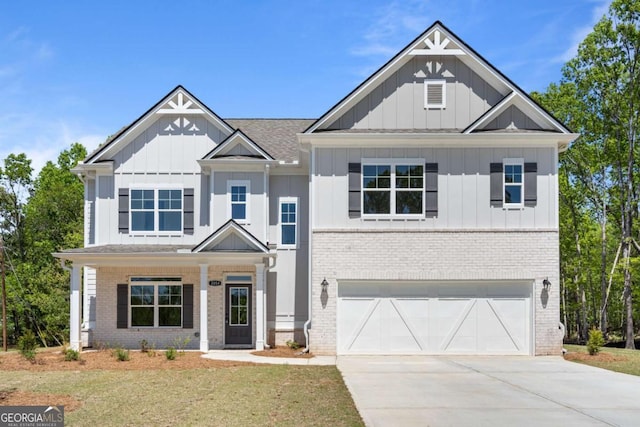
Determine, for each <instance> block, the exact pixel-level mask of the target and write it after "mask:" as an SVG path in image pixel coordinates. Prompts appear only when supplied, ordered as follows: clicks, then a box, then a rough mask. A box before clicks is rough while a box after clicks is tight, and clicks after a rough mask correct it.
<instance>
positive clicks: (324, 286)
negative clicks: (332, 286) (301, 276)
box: [320, 277, 329, 292]
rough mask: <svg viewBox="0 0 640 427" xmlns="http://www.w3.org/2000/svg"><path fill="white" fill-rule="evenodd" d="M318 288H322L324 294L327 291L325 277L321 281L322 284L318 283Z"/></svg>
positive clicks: (327, 283)
mask: <svg viewBox="0 0 640 427" xmlns="http://www.w3.org/2000/svg"><path fill="white" fill-rule="evenodd" d="M320 286H322V292H326V291H327V287H328V286H329V282H327V278H326V277H325V278H324V279H322V283H320Z"/></svg>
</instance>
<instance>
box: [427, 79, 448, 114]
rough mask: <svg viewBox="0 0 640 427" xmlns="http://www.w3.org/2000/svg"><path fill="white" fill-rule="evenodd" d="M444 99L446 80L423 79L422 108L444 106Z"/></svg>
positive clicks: (445, 98) (445, 95) (445, 97)
mask: <svg viewBox="0 0 640 427" xmlns="http://www.w3.org/2000/svg"><path fill="white" fill-rule="evenodd" d="M446 100H447V82H446V80H425V81H424V108H445V107H446Z"/></svg>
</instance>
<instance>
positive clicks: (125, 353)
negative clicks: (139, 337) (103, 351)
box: [114, 347, 129, 362]
mask: <svg viewBox="0 0 640 427" xmlns="http://www.w3.org/2000/svg"><path fill="white" fill-rule="evenodd" d="M114 353H115V355H116V359H118V360H119V361H120V362H127V361H128V360H129V350H125V349H124V348H121V347H118V348H116V349H115V351H114Z"/></svg>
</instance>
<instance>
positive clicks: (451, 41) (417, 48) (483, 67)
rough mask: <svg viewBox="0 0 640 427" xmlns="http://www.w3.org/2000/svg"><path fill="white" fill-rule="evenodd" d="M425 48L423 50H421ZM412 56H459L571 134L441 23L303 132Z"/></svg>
mask: <svg viewBox="0 0 640 427" xmlns="http://www.w3.org/2000/svg"><path fill="white" fill-rule="evenodd" d="M442 35H444V39H441V36H442ZM425 46H426V49H424V48H423V47H425ZM415 55H455V56H458V57H459V58H460V60H461V61H463V62H464V63H465V64H466V65H467V66H469V67H470V68H471V69H472V70H473V71H475V72H476V73H478V74H479V75H480V76H482V77H483V78H490V79H492V80H494V81H495V84H496V85H498V86H500V89H501V92H503V93H504V94H509V93H513V94H514V96H516V97H519V98H521V99H522V102H523V103H524V104H525V105H526V107H525V108H526V109H527V110H530V111H532V112H533V113H534V115H536V116H538V118H543V119H544V120H546V121H547V122H548V123H549V124H550V125H551V127H553V128H554V129H557V130H556V132H559V133H566V134H570V133H571V131H570V130H569V129H568V128H567V127H566V126H565V125H564V124H562V123H561V122H560V121H559V120H557V119H556V118H555V117H553V115H552V114H551V113H549V112H548V111H547V110H545V109H544V108H543V107H542V106H540V105H539V104H538V103H536V102H535V101H534V100H533V99H532V98H531V97H529V95H527V94H526V92H524V91H523V90H522V89H520V87H518V86H517V85H516V84H515V83H514V82H512V81H511V80H510V79H509V78H508V77H506V76H505V75H504V74H502V72H500V71H499V70H498V69H497V68H495V67H494V66H493V65H492V64H491V63H489V62H488V61H487V60H486V59H484V58H483V57H482V56H481V55H480V54H479V53H477V52H476V51H475V50H473V48H471V47H470V46H469V45H467V44H466V43H465V42H464V41H462V40H461V39H460V38H459V37H458V36H457V35H455V34H454V33H453V32H452V31H451V30H449V29H448V28H447V27H446V26H445V25H444V24H442V22H440V21H436V22H434V23H433V24H432V25H431V26H430V27H429V28H428V29H427V30H426V31H424V32H423V33H422V34H420V35H419V36H418V37H416V38H415V39H414V40H413V41H411V42H410V43H409V44H408V45H407V46H405V47H404V48H403V49H402V50H401V51H400V52H398V54H396V55H395V56H394V57H393V58H391V59H390V60H389V61H387V62H386V63H385V64H384V65H383V66H382V67H380V68H379V69H378V70H377V71H376V72H374V73H373V74H372V75H371V76H370V77H368V78H367V79H366V80H364V81H363V82H362V83H361V84H360V85H359V86H357V87H356V88H355V89H353V90H352V91H351V92H350V93H349V94H347V95H346V96H345V97H344V98H342V99H341V100H340V101H338V103H336V104H335V105H334V106H333V107H331V108H330V109H329V110H328V111H327V112H326V113H324V114H323V115H322V116H321V117H320V118H319V119H318V120H316V121H315V122H314V123H313V124H312V125H311V126H309V127H308V128H307V129H305V131H304V133H307V134H309V133H314V132H317V131H322V130H324V129H325V128H326V127H328V126H330V125H331V124H332V123H333V122H335V121H336V120H337V119H338V118H339V117H340V116H341V115H342V114H344V113H346V112H347V111H348V110H349V109H350V108H351V107H353V106H354V105H356V104H357V102H358V101H360V100H361V99H363V98H364V97H365V96H367V95H368V94H370V93H371V92H372V91H373V90H374V89H375V88H376V87H378V86H379V85H380V84H382V83H383V82H384V81H385V79H386V78H387V77H388V76H390V75H391V74H392V73H394V72H395V71H397V70H398V69H400V67H401V66H402V65H404V64H405V63H407V62H408V61H409V60H411V59H412V58H413V56H415ZM488 113H490V111H488V112H487V113H486V114H488ZM486 114H485V115H486Z"/></svg>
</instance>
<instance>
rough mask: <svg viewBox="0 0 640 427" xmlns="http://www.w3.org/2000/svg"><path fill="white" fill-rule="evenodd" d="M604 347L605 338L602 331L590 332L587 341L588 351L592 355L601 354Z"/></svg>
mask: <svg viewBox="0 0 640 427" xmlns="http://www.w3.org/2000/svg"><path fill="white" fill-rule="evenodd" d="M603 345H604V337H603V336H602V331H601V330H600V329H596V328H593V329H591V330H590V331H589V340H588V341H587V350H588V351H589V354H590V355H592V356H593V355H595V354H598V353H599V352H600V347H602V346H603Z"/></svg>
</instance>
